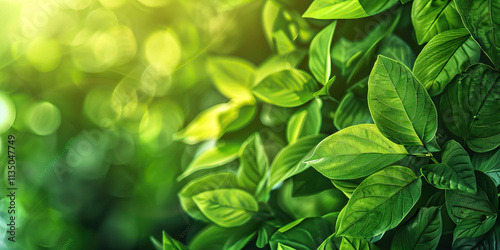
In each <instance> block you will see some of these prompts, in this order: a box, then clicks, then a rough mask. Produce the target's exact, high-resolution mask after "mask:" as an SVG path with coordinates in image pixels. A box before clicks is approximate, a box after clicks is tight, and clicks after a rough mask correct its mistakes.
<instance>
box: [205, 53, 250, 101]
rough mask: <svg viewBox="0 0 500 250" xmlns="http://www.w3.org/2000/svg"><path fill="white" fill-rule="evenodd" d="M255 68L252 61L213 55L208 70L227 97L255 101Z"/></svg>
mask: <svg viewBox="0 0 500 250" xmlns="http://www.w3.org/2000/svg"><path fill="white" fill-rule="evenodd" d="M254 68H255V66H254V65H252V64H251V63H250V62H248V61H246V60H243V59H240V58H236V57H211V58H210V59H209V61H208V66H207V71H208V74H209V76H210V78H211V79H212V82H213V83H214V84H215V86H216V87H217V89H218V90H219V91H220V92H221V93H222V94H223V95H225V96H226V97H227V98H230V99H232V98H235V99H238V100H239V101H240V102H245V103H250V104H252V103H254V102H255V98H254V97H253V95H252V91H251V89H252V87H253V83H254Z"/></svg>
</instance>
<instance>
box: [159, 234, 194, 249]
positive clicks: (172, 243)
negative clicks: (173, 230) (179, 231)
mask: <svg viewBox="0 0 500 250" xmlns="http://www.w3.org/2000/svg"><path fill="white" fill-rule="evenodd" d="M163 250H188V248H187V247H186V246H184V244H182V243H180V242H179V241H177V240H175V239H174V238H172V237H170V235H168V234H167V233H165V231H163Z"/></svg>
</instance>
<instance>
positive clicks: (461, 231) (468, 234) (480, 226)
mask: <svg viewBox="0 0 500 250" xmlns="http://www.w3.org/2000/svg"><path fill="white" fill-rule="evenodd" d="M496 220H497V216H496V215H495V216H488V217H487V216H485V215H484V214H471V215H469V216H467V217H466V218H465V219H463V220H462V221H461V222H460V223H458V225H457V227H456V228H455V230H454V231H453V239H454V241H455V240H456V239H459V238H477V237H480V236H483V235H484V234H486V233H487V232H488V231H490V229H491V228H493V226H494V225H495V222H496Z"/></svg>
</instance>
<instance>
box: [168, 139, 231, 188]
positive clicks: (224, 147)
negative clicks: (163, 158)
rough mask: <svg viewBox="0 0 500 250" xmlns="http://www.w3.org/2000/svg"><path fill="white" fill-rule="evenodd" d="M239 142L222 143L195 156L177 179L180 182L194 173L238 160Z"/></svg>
mask: <svg viewBox="0 0 500 250" xmlns="http://www.w3.org/2000/svg"><path fill="white" fill-rule="evenodd" d="M240 147H241V142H240V141H222V142H219V143H217V145H215V146H214V147H211V148H208V149H206V150H205V151H203V152H201V153H200V154H199V155H197V156H196V157H195V158H194V159H193V161H192V162H191V163H190V164H189V165H188V167H187V168H186V170H185V171H184V172H183V173H182V175H180V176H179V177H178V178H177V181H181V180H182V179H184V178H186V177H187V176H189V175H191V174H192V173H194V172H197V171H200V170H204V169H210V168H213V167H217V166H221V165H223V164H226V163H228V162H231V161H233V160H235V159H236V158H238V151H239V150H240Z"/></svg>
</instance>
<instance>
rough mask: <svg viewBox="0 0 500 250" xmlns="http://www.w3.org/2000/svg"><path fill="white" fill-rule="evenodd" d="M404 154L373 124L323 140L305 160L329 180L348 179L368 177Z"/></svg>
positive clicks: (404, 152) (401, 148)
mask: <svg viewBox="0 0 500 250" xmlns="http://www.w3.org/2000/svg"><path fill="white" fill-rule="evenodd" d="M407 154H408V153H407V152H406V149H405V148H404V147H403V146H401V145H397V144H395V143H393V142H391V141H390V140H388V139H387V138H385V137H384V136H383V135H382V134H381V133H380V132H379V131H378V129H377V127H376V126H375V125H374V124H360V125H356V126H352V127H348V128H346V129H344V130H341V131H339V132H337V133H335V134H333V135H331V136H329V137H327V138H326V139H324V140H323V141H322V142H320V143H319V144H318V146H317V147H316V149H315V150H314V153H313V155H312V156H311V158H309V159H308V160H307V161H306V163H307V164H310V165H311V166H313V167H314V168H315V169H316V170H317V171H318V172H320V173H321V174H323V175H324V176H326V177H328V178H330V179H339V180H349V179H356V178H360V177H364V176H368V175H370V174H372V173H374V172H376V171H378V170H380V169H382V168H384V167H386V166H388V165H390V164H392V163H394V162H396V161H398V160H401V159H402V158H404V157H405V156H406V155H407Z"/></svg>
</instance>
